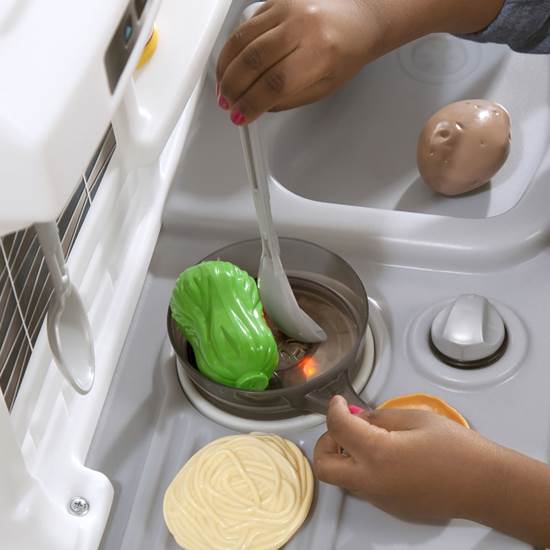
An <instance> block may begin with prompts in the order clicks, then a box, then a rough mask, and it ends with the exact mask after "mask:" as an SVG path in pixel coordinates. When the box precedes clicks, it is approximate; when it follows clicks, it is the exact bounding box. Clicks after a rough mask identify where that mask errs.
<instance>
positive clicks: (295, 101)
mask: <svg viewBox="0 0 550 550" xmlns="http://www.w3.org/2000/svg"><path fill="white" fill-rule="evenodd" d="M502 3H503V0H483V2H465V1H464V0H445V1H441V0H392V1H391V2H388V1H387V0H346V1H342V0H268V1H267V2H266V3H265V5H264V6H262V7H261V8H260V9H259V10H258V12H257V13H256V14H255V15H254V17H252V18H251V19H250V20H249V21H247V22H246V23H244V24H243V25H241V26H240V27H239V28H238V29H237V30H236V31H235V32H234V33H233V35H232V36H231V38H230V39H229V40H228V42H227V44H226V45H225V46H224V48H223V50H222V52H221V54H220V58H219V60H218V67H217V79H218V86H219V91H218V102H219V104H220V107H222V108H223V109H226V110H231V120H232V121H233V122H234V123H235V124H248V123H249V122H252V121H253V120H254V119H256V118H257V117H258V116H260V115H261V114H262V113H264V112H265V111H269V110H282V109H290V108H292V107H297V106H298V105H304V104H306V103H311V102H313V101H316V100H318V99H320V98H322V97H325V96H326V95H328V94H330V93H331V92H333V91H334V90H336V89H337V88H338V87H339V86H340V85H342V84H343V83H344V82H345V81H347V80H348V79H350V78H351V77H352V76H354V75H355V74H356V73H358V72H359V71H360V70H361V68H362V67H363V65H365V64H366V63H369V62H370V61H373V60H375V59H377V58H378V57H380V56H381V55H383V54H385V53H387V52H389V51H391V50H393V49H395V48H397V47H399V46H401V45H403V44H406V43H407V42H410V41H412V40H415V39H416V38H419V37H421V36H424V35H426V34H429V33H432V32H474V31H476V30H479V29H482V28H483V27H485V26H486V25H488V24H489V23H490V22H491V21H492V20H493V19H494V17H496V15H497V14H498V12H499V11H500V8H501V7H502Z"/></svg>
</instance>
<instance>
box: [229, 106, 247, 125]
mask: <svg viewBox="0 0 550 550" xmlns="http://www.w3.org/2000/svg"><path fill="white" fill-rule="evenodd" d="M231 122H232V123H233V124H236V125H237V126H242V125H243V124H244V123H245V122H246V117H245V116H244V115H243V114H242V113H241V112H240V111H239V110H238V109H236V110H235V111H233V112H232V113H231Z"/></svg>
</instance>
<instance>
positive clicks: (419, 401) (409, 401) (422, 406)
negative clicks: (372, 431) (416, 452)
mask: <svg viewBox="0 0 550 550" xmlns="http://www.w3.org/2000/svg"><path fill="white" fill-rule="evenodd" d="M377 409H417V410H422V411H429V412H432V413H435V414H438V415H440V416H444V417H445V418H448V419H449V420H453V421H454V422H456V423H457V424H461V425H462V426H464V427H465V428H469V427H470V425H469V424H468V422H467V420H466V419H465V418H464V417H463V416H462V415H461V414H460V413H459V412H458V411H457V410H456V409H455V408H453V407H451V406H450V405H449V404H448V403H446V402H445V401H443V399H439V397H434V396H432V395H427V394H425V393H411V394H409V395H402V396H400V397H394V398H392V399H388V401H386V402H384V403H382V404H381V405H379V406H378V407H377Z"/></svg>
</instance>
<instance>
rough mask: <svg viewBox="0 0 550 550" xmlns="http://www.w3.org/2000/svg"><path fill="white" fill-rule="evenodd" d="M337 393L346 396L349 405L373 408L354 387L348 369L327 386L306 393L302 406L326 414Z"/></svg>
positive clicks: (310, 410)
mask: <svg viewBox="0 0 550 550" xmlns="http://www.w3.org/2000/svg"><path fill="white" fill-rule="evenodd" d="M335 395H341V396H342V397H344V398H345V399H346V401H347V402H348V404H349V405H354V406H356V407H360V408H362V409H365V410H367V411H368V410H372V406H371V405H369V404H368V403H366V402H365V401H363V400H362V399H361V398H360V397H359V395H358V394H357V392H356V391H355V390H354V389H353V386H352V385H351V383H350V381H349V377H348V373H347V371H345V372H342V373H341V374H340V375H339V376H338V377H337V378H335V379H334V380H333V381H332V382H329V383H328V384H327V385H326V386H323V387H322V388H318V389H316V390H313V391H311V392H309V393H308V394H306V395H305V396H304V398H303V403H302V407H303V408H304V409H305V410H307V411H308V412H312V413H318V414H323V415H326V414H327V411H328V404H329V401H330V400H331V398H332V397H333V396H335Z"/></svg>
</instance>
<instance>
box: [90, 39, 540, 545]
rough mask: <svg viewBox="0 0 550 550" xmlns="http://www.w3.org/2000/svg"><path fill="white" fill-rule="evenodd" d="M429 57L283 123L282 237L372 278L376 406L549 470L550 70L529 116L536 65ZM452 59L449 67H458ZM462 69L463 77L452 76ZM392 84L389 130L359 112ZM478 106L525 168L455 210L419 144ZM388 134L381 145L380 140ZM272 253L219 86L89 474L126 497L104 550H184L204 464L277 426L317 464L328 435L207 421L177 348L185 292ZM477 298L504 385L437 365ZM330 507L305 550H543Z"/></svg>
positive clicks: (307, 425) (337, 504)
mask: <svg viewBox="0 0 550 550" xmlns="http://www.w3.org/2000/svg"><path fill="white" fill-rule="evenodd" d="M430 40H441V41H442V42H441V43H440V44H439V46H440V47H439V48H436V49H435V50H434V49H433V45H432V47H428V46H429V41H430ZM412 48H413V50H409V49H404V50H402V51H401V52H397V53H395V54H391V55H390V56H386V58H384V59H383V60H381V61H380V62H378V63H376V64H375V65H374V66H373V67H372V68H368V69H367V70H366V71H365V72H364V73H363V74H362V75H361V76H360V77H358V78H357V79H356V80H355V81H354V82H352V83H351V84H350V86H348V87H347V88H346V89H345V90H343V91H342V92H341V93H340V94H337V95H336V96H335V97H333V98H331V99H329V100H327V101H324V102H322V103H320V104H319V105H315V106H312V107H308V108H306V109H302V110H299V111H295V112H293V113H288V114H280V115H276V116H275V115H274V116H271V115H268V116H266V117H265V120H264V121H263V123H262V124H263V128H262V130H263V132H264V134H263V135H264V137H265V141H264V148H265V150H266V154H267V155H268V159H269V164H270V167H271V173H272V175H273V179H274V181H273V185H272V202H273V208H274V214H275V219H276V221H277V224H278V228H279V232H280V234H281V235H284V236H289V237H290V236H291V237H296V238H302V239H306V240H310V241H313V242H316V243H318V244H320V245H322V246H325V247H326V248H328V249H329V250H332V251H334V252H335V253H337V254H339V255H341V256H342V257H343V258H344V259H345V260H347V261H348V262H349V263H350V264H351V265H352V266H353V267H354V269H355V270H356V271H357V273H358V274H359V275H360V277H361V279H362V281H363V283H364V285H365V288H366V290H367V293H368V294H369V298H370V300H371V303H370V306H371V329H372V332H373V334H374V345H375V348H376V349H375V359H374V369H373V372H372V375H371V376H370V379H369V382H368V383H367V386H366V389H365V390H364V392H363V396H364V397H365V398H366V399H368V400H372V401H373V402H374V403H379V402H381V401H383V400H385V399H387V398H389V397H392V396H396V395H399V394H403V393H412V392H427V393H431V394H435V395H438V396H440V397H442V398H443V399H445V400H447V401H448V402H449V403H450V404H451V405H453V406H454V407H456V408H457V409H458V410H459V411H460V412H462V413H463V415H464V416H465V417H466V418H467V419H468V420H469V421H470V423H471V425H472V427H473V428H474V429H476V430H478V431H479V432H480V433H482V434H483V435H484V436H486V437H488V438H491V439H493V440H495V441H496V442H498V443H500V444H502V445H506V446H509V447H512V448H515V449H517V450H519V451H521V452H523V453H527V454H529V455H531V456H533V457H536V458H538V459H541V460H544V461H548V458H549V453H550V398H549V397H550V366H549V364H548V351H549V348H548V318H549V313H548V312H550V276H549V274H550V251H548V249H547V243H548V242H549V241H548V237H549V235H550V232H549V227H548V220H547V219H546V218H547V216H545V212H544V210H546V207H545V208H543V207H542V206H541V205H543V204H545V205H547V204H548V200H550V197H549V196H548V195H550V186H549V185H548V184H549V183H550V182H549V181H547V180H548V179H550V176H549V174H550V171H549V164H548V160H549V159H548V158H547V159H544V158H543V152H542V151H543V149H546V150H547V149H548V141H549V139H548V137H549V129H550V124H549V120H548V119H549V117H548V107H547V106H545V102H547V98H548V97H549V95H548V83H549V72H548V63H547V61H546V65H542V64H540V63H539V60H535V59H533V58H521V63H523V64H526V65H529V64H530V65H529V66H530V67H531V69H532V74H531V76H530V77H529V78H530V79H531V80H534V79H535V78H536V79H537V86H534V85H533V86H532V87H530V86H529V85H528V84H526V81H524V82H523V84H522V87H524V89H529V92H525V94H526V95H528V96H529V100H528V98H527V97H525V96H522V95H520V94H519V93H518V94H517V97H516V98H515V99H514V97H515V96H514V93H513V87H514V86H515V85H516V84H515V81H517V77H515V76H511V75H512V74H515V73H514V71H515V70H516V69H517V68H518V66H519V65H518V63H519V60H518V57H519V56H516V55H515V54H512V53H509V52H508V51H507V50H505V49H502V48H499V47H491V46H489V47H486V49H483V47H482V46H476V45H470V44H467V45H464V44H463V43H461V42H459V41H458V40H456V39H453V38H449V37H431V38H429V39H426V41H421V42H420V43H417V44H416V45H413V46H412ZM414 48H416V50H414ZM415 52H416V53H415ZM434 52H435V53H434ZM437 52H440V55H443V56H447V58H445V59H443V60H441V59H438V58H437V55H439V54H437ZM457 52H458V53H457ZM461 52H462V53H461ZM464 52H465V53H464ZM430 56H432V57H430ZM433 56H435V57H433ZM461 56H462V57H461ZM449 63H451V65H450V66H451V68H452V67H454V69H453V70H450V69H449V70H448V71H447V72H445V70H443V69H445V68H448V67H449ZM453 63H454V65H453ZM442 67H443V69H442ZM369 71H370V72H369ZM422 71H423V72H422ZM437 71H439V72H437ZM453 71H454V72H453ZM411 73H413V74H411ZM373 74H374V75H378V76H377V78H379V79H382V80H384V79H386V81H387V82H390V81H391V82H392V86H391V87H390V88H388V90H389V92H388V94H389V95H388V98H389V99H387V100H388V101H390V100H391V102H392V105H391V106H388V110H390V111H391V112H392V113H393V114H392V116H390V115H389V114H388V115H387V117H386V118H385V120H383V118H384V117H380V116H379V115H377V114H376V113H375V112H374V111H373V109H374V107H373V105H374V104H375V102H383V101H384V98H383V97H382V96H380V93H379V92H380V90H381V88H380V87H375V89H374V91H372V94H374V95H373V96H365V97H368V98H369V100H370V99H372V104H371V105H370V107H368V109H369V112H370V113H372V114H371V122H372V124H371V125H369V119H368V117H367V116H366V115H365V116H362V115H361V116H356V117H354V116H353V115H354V113H357V112H361V105H362V104H363V102H365V103H366V104H367V105H369V104H368V102H367V101H366V99H365V97H363V98H362V99H357V97H359V96H360V95H361V92H362V90H363V92H364V93H365V94H367V92H365V90H364V88H363V87H366V86H367V84H368V82H369V80H371V79H372V75H373ZM438 75H439V77H438ZM442 75H443V76H442ZM453 75H454V77H453ZM455 77H456V78H455ZM453 78H454V80H453ZM392 79H393V80H392ZM387 82H386V84H387ZM436 90H439V91H438V92H437V93H436ZM537 90H538V91H537ZM428 91H431V95H429V96H426V95H425V94H426V93H427V92H428ZM539 92H540V94H541V97H538V95H536V97H535V95H533V94H539ZM400 95H401V96H402V97H398V96H400ZM379 96H380V97H379ZM468 96H469V97H471V98H473V97H486V98H488V99H494V100H497V101H500V102H502V103H503V104H504V105H505V106H506V107H507V108H508V109H509V110H510V112H511V116H512V122H513V124H514V123H515V125H514V134H513V140H514V138H515V140H514V141H513V147H514V149H513V153H512V157H511V160H510V163H509V164H508V165H507V168H506V169H505V170H504V171H503V172H502V173H501V174H500V175H499V176H498V178H497V180H496V181H495V183H493V185H492V187H490V188H485V189H484V190H482V191H480V192H478V193H476V194H475V195H473V196H467V197H463V198H459V199H456V200H452V199H445V200H443V199H440V198H439V197H436V196H435V195H431V194H430V193H428V192H427V191H425V190H424V189H423V188H420V187H419V185H418V183H417V182H416V178H417V176H415V170H414V151H415V145H416V135H417V134H418V132H419V131H420V128H421V126H422V124H423V122H424V120H425V118H426V117H427V116H428V115H429V114H430V112H433V111H435V110H436V109H438V108H439V107H441V106H443V105H444V104H445V103H447V102H449V101H452V100H454V99H463V98H466V97H468ZM426 97H428V98H429V100H428V99H426ZM410 98H413V99H414V98H418V99H419V101H420V105H421V106H422V107H421V108H419V109H418V111H416V110H413V109H412V108H411V105H410V104H409V105H408V106H407V105H406V103H407V101H409V100H410ZM410 101H412V100H410ZM322 115H324V119H323V116H322ZM401 115H402V116H403V117H405V118H401V122H399V116H401ZM327 120H328V122H327ZM393 125H396V126H395V128H393ZM399 128H401V129H402V133H401V134H400V137H395V136H394V138H393V139H394V142H395V143H394V145H395V146H394V147H393V148H392V151H391V154H388V153H383V152H381V149H380V148H381V147H382V145H381V143H382V142H384V141H385V140H387V139H389V137H388V136H392V135H393V134H392V132H393V130H394V129H395V130H396V131H397V130H398V129H399ZM367 129H368V130H367ZM375 129H378V130H380V132H381V133H380V134H379V135H378V137H377V139H376V140H375V139H374V138H373V137H372V133H373V132H374V130H375ZM367 132H370V133H368V136H367ZM533 133H534V134H535V135H533ZM396 135H397V134H396ZM365 136H367V137H365ZM376 144H378V145H376ZM396 144H397V145H396ZM541 144H542V145H541ZM369 147H374V152H369ZM381 155H382V156H383V157H384V155H385V157H384V158H382V159H380V156H381ZM371 161H372V162H371ZM368 167H370V168H368ZM371 180H372V186H371ZM415 182H416V183H415ZM280 183H285V184H286V185H288V187H289V188H290V189H291V190H292V192H291V191H289V190H288V189H285V188H284V187H283V186H282V185H281V184H280ZM382 184H386V186H385V187H384V185H382ZM410 187H412V188H413V191H410ZM407 190H409V193H407ZM298 195H302V196H303V197H308V199H306V198H302V197H301V196H298ZM399 197H401V199H400V198H399ZM317 201H322V202H317ZM446 201H450V202H446ZM518 201H519V202H518ZM337 203H338V204H337ZM480 204H481V205H482V206H480ZM373 207H374V208H373ZM434 214H437V215H434ZM496 214H500V215H499V216H496ZM464 218H471V219H464ZM256 236H257V231H256V226H255V220H254V216H253V210H252V203H251V199H250V193H249V189H248V186H247V182H246V176H245V169H244V164H243V161H242V154H241V150H240V142H239V136H238V132H237V131H236V129H235V128H234V127H232V126H231V124H230V123H229V122H228V120H227V115H226V114H224V113H222V112H220V111H219V110H218V109H216V108H215V97H214V83H213V81H212V79H211V78H207V81H206V83H205V86H204V89H203V91H202V95H201V98H200V100H199V104H198V107H197V111H196V113H195V118H194V122H193V129H192V132H191V133H190V136H189V138H188V140H187V143H186V144H185V147H184V150H183V153H182V156H181V159H180V164H179V168H178V172H177V174H176V177H175V181H174V183H173V186H172V190H171V193H170V195H169V197H168V200H167V203H166V207H165V213H164V223H163V229H162V231H161V234H160V237H159V240H158V243H157V246H156V250H155V253H154V256H153V259H152V261H151V264H150V267H149V272H148V275H147V279H146V283H145V286H144V288H143V291H142V295H141V298H140V302H139V304H138V307H137V310H136V313H135V315H134V320H133V323H132V326H131V329H130V332H129V334H128V336H127V338H126V342H125V348H124V351H123V354H122V356H121V359H120V361H119V365H118V369H117V372H116V373H115V378H114V380H113V383H112V386H111V389H110V393H109V396H108V399H107V402H106V405H105V407H104V409H103V413H102V418H101V421H100V424H99V426H98V429H97V431H96V435H95V439H94V443H93V445H92V448H91V451H90V454H89V456H88V461H87V465H88V466H89V467H91V468H93V469H96V470H99V471H101V472H103V473H105V474H106V475H107V476H108V477H109V479H110V480H111V481H112V482H113V485H114V487H115V501H114V504H113V508H112V510H111V517H110V522H109V525H108V528H107V530H106V532H105V535H104V538H103V542H102V546H101V548H102V549H104V550H130V549H132V550H134V549H138V548H139V549H153V548H154V549H175V548H177V546H176V544H175V542H174V541H173V539H172V538H171V536H170V534H169V533H168V531H167V529H166V527H165V525H164V521H163V517H162V499H163V495H164V491H165V489H166V487H167V486H168V484H169V483H170V481H171V479H172V478H173V476H174V475H175V474H176V472H177V471H178V470H179V469H180V468H181V467H182V465H183V464H184V463H185V462H186V460H187V459H188V458H189V457H190V456H191V455H192V454H193V453H194V452H195V451H197V450H198V449H199V448H200V447H202V446H204V445H205V444H207V443H209V442H210V441H212V440H214V439H216V438H218V437H221V436H223V435H226V434H229V433H235V431H239V430H242V431H249V430H250V429H253V428H257V427H259V428H261V429H263V430H264V431H274V432H277V433H280V434H281V435H284V436H286V437H288V438H290V439H291V440H293V441H294V442H296V443H297V444H299V445H300V446H301V447H302V449H303V450H304V452H305V453H306V454H307V456H308V457H309V458H310V459H311V457H312V452H313V447H314V445H315V442H316V440H317V438H318V437H319V436H320V435H321V434H322V433H323V431H324V425H323V419H322V418H319V417H315V416H309V417H307V418H306V419H305V420H304V419H300V418H298V419H291V420H288V421H286V422H277V421H273V423H272V424H269V422H265V423H262V425H254V424H253V423H250V421H239V420H238V419H235V418H234V417H232V418H230V417H227V416H219V415H216V413H215V411H213V410H212V407H210V408H209V406H208V403H204V402H203V403H202V404H201V403H200V402H199V401H200V399H199V400H195V406H194V405H192V404H191V402H190V401H189V399H188V397H187V396H186V394H185V393H184V392H183V391H182V388H181V386H180V384H179V381H178V377H177V372H176V363H175V358H174V354H173V352H172V350H171V348H170V345H169V343H168V340H167V335H166V311H167V306H168V301H169V297H170V293H171V291H172V288H173V285H174V282H175V279H176V277H177V275H178V274H179V273H180V272H181V271H182V270H183V269H185V268H186V267H187V266H189V265H190V264H192V263H194V262H197V261H199V260H200V259H202V258H203V257H205V256H207V255H208V254H210V253H212V252H213V251H214V250H216V249H218V248H220V247H222V246H225V245H227V244H229V243H231V242H236V241H239V240H243V239H247V238H253V237H256ZM464 293H475V294H479V295H481V296H485V297H486V298H488V299H489V300H490V301H491V302H492V303H493V304H494V305H495V307H496V308H497V310H498V311H499V313H500V314H501V316H502V317H503V319H504V322H505V324H506V326H507V328H508V332H509V343H508V348H507V350H506V352H505V354H504V355H503V357H502V358H501V359H499V361H497V362H496V363H495V364H494V365H492V366H490V367H487V368H485V369H480V370H471V371H467V370H459V369H455V368H452V367H449V366H446V365H444V364H443V363H442V362H440V361H439V360H438V359H436V358H435V357H434V355H433V354H432V352H431V351H430V347H429V343H428V333H429V328H430V324H431V321H432V320H433V318H434V317H435V315H436V314H437V313H438V312H439V311H440V310H441V309H442V308H443V307H444V306H445V305H446V304H448V303H449V301H451V300H453V299H455V298H456V297H458V296H459V295H461V294H464ZM199 409H200V412H199ZM316 493H317V494H316V499H315V502H314V506H313V509H312V513H311V515H310V518H309V519H308V521H307V523H306V524H305V525H304V526H303V528H302V529H301V530H300V531H299V533H298V534H297V535H296V537H295V538H294V539H293V540H292V541H291V542H290V543H289V544H288V545H287V548H288V549H296V550H297V549H300V550H329V549H338V550H352V549H353V550H357V549H382V548H383V549H388V548H391V549H399V548H422V549H425V550H428V549H434V550H435V549H437V550H441V549H442V548H445V549H456V550H458V549H460V550H464V549H480V550H481V549H491V550H493V549H495V548H499V549H504V548H525V545H524V544H522V543H520V542H518V541H515V540H512V539H511V538H508V537H506V536H504V535H501V534H499V533H497V532H494V531H491V530H490V529H487V528H485V527H483V526H480V525H476V524H473V523H470V522H466V521H451V522H450V523H448V524H442V525H420V524H413V523H407V522H403V521H400V520H398V519H395V518H393V517H391V516H389V515H387V514H385V513H384V512H381V511H379V510H377V509H375V508H374V507H372V506H371V505H369V504H368V503H365V502H361V501H359V500H356V499H355V498H352V497H350V496H347V495H345V494H344V493H343V492H342V491H340V490H339V489H337V488H334V487H330V486H327V485H325V484H321V483H318V484H317V489H316Z"/></svg>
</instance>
